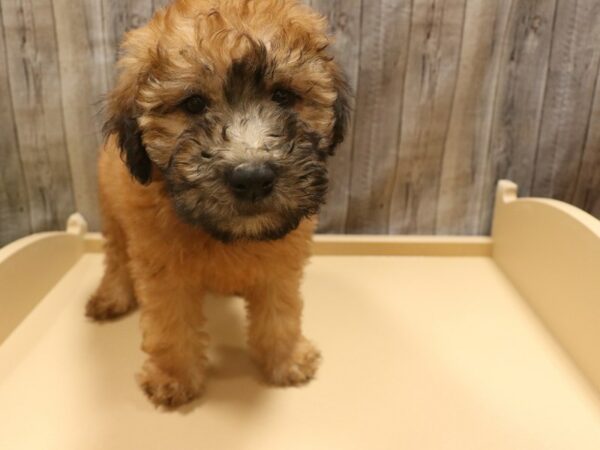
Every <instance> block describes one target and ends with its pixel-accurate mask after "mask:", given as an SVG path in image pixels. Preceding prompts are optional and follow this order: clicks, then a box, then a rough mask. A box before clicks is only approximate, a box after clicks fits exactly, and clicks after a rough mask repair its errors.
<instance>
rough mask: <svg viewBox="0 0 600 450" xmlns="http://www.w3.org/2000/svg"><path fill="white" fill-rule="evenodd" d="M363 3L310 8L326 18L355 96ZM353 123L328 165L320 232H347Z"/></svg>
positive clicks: (319, 0) (320, 3)
mask: <svg viewBox="0 0 600 450" xmlns="http://www.w3.org/2000/svg"><path fill="white" fill-rule="evenodd" d="M362 2H363V0H312V2H311V5H312V6H313V7H314V8H315V9H317V10H318V11H320V12H321V13H322V14H324V15H326V16H327V18H328V20H329V24H330V28H331V33H332V35H333V37H334V39H335V41H334V46H333V53H334V55H335V57H336V60H337V61H338V63H339V64H340V66H341V67H342V68H343V70H344V72H345V73H346V76H347V78H348V83H349V85H350V88H351V89H352V92H356V89H357V86H358V75H359V70H360V67H359V49H360V47H359V46H358V45H357V43H358V42H360V23H361V15H360V13H361V9H362ZM353 138H354V122H353V121H352V123H351V124H350V126H349V127H348V133H347V135H346V139H345V141H344V143H343V144H342V145H341V146H340V147H339V148H338V150H337V153H336V156H335V158H333V159H332V160H331V162H330V165H329V172H330V178H331V179H332V180H334V181H333V182H332V183H331V186H330V191H329V196H328V201H327V204H328V207H326V208H325V209H324V210H323V212H322V213H321V215H320V217H319V230H320V231H324V232H328V233H344V232H345V231H346V215H347V211H348V204H349V197H348V185H349V184H350V173H351V169H352V165H351V164H352V159H351V158H352V146H353V140H354V139H353Z"/></svg>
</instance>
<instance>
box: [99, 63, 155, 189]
mask: <svg viewBox="0 0 600 450" xmlns="http://www.w3.org/2000/svg"><path fill="white" fill-rule="evenodd" d="M120 65H121V68H122V71H121V74H120V76H119V80H118V82H117V86H116V87H115V88H114V89H113V91H112V92H111V93H110V94H109V96H108V101H107V112H108V118H107V120H106V123H105V124H104V135H105V136H106V137H109V136H111V135H113V134H114V135H116V136H117V142H118V144H119V148H120V150H121V159H122V160H123V162H125V164H126V165H127V167H128V169H129V171H130V172H131V175H132V176H133V177H134V178H135V179H136V180H137V181H139V182H140V183H141V184H143V185H147V184H149V183H150V182H151V181H152V180H151V178H152V161H151V160H150V158H149V157H148V153H147V152H146V148H145V147H144V143H143V142H142V131H141V130H140V127H139V125H138V122H137V117H138V116H139V113H138V111H137V107H136V104H135V97H136V94H137V91H138V80H139V74H135V72H136V70H132V69H139V68H137V67H135V64H133V63H132V59H131V58H123V59H122V60H121V61H120ZM128 66H129V67H128ZM131 66H132V67H131Z"/></svg>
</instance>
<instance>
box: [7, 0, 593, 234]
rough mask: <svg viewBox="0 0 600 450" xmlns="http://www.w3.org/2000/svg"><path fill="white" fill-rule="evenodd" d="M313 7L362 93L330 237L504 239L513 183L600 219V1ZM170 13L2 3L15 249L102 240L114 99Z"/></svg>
mask: <svg viewBox="0 0 600 450" xmlns="http://www.w3.org/2000/svg"><path fill="white" fill-rule="evenodd" d="M257 1H259V0H257ZM302 1H305V2H306V3H308V4H310V5H311V6H313V7H314V8H316V9H317V10H319V11H320V12H321V13H322V14H324V15H325V16H327V17H328V19H329V21H330V23H331V32H332V34H333V35H334V37H335V44H334V45H333V48H332V51H333V52H334V54H335V56H336V57H337V59H338V61H339V62H340V64H341V65H342V66H343V67H344V69H345V71H346V73H347V74H348V79H349V82H350V85H351V87H352V88H353V90H354V92H355V102H354V103H355V114H354V120H353V124H352V125H351V127H350V131H349V134H348V138H347V140H346V142H345V143H344V144H343V145H342V147H341V148H340V149H339V151H338V154H337V156H336V157H335V158H333V159H332V160H331V165H330V170H331V178H332V183H331V191H330V194H329V202H328V204H327V205H326V207H325V208H324V209H323V212H322V215H321V222H320V227H319V230H320V231H321V232H335V233H390V232H392V233H406V234H415V233H419V234H423V233H427V234H429V233H435V234H446V233H450V234H467V235H471V234H479V233H487V232H488V231H489V226H490V222H491V213H492V208H493V200H494V190H495V185H496V182H497V180H498V179H499V178H511V179H513V180H514V181H515V182H517V183H519V185H520V188H521V192H522V194H524V195H531V194H534V195H542V196H551V197H555V198H559V199H562V200H566V201H569V202H572V203H574V204H576V205H578V206H580V207H583V208H585V209H586V210H588V211H590V212H592V213H593V214H596V215H597V216H598V217H600V175H599V174H600V89H599V88H600V80H599V79H598V74H599V69H600V3H599V2H597V1H593V0H485V1H483V0H379V1H370V0H302ZM168 2H169V0H80V1H76V2H75V1H70V0H0V28H1V32H0V161H1V164H0V245H2V244H4V243H6V242H9V241H11V240H13V239H15V238H17V237H19V236H23V235H26V234H28V233H30V232H33V231H39V230H46V229H62V228H63V227H64V221H65V220H66V217H67V216H68V215H69V214H70V213H71V212H73V211H75V210H79V211H81V212H83V213H84V214H85V216H86V217H87V219H88V220H89V221H90V223H91V225H92V226H91V229H92V230H97V229H98V228H99V219H98V207H97V198H96V197H97V194H96V192H97V187H96V164H95V160H96V154H97V150H98V147H99V144H100V142H101V139H102V138H101V135H100V127H101V123H102V114H101V113H100V110H101V108H100V103H99V102H100V100H101V99H102V97H103V95H104V93H105V92H107V91H108V90H109V89H110V87H111V86H112V84H113V82H114V78H115V67H114V65H115V62H116V60H117V56H118V48H119V43H120V41H121V39H122V37H123V34H124V33H125V32H126V31H127V30H130V29H132V28H134V27H137V26H139V25H141V24H143V23H144V22H146V20H148V19H149V18H150V17H151V15H152V14H153V12H154V11H156V9H158V8H161V7H163V6H165V5H166V4H167V3H168Z"/></svg>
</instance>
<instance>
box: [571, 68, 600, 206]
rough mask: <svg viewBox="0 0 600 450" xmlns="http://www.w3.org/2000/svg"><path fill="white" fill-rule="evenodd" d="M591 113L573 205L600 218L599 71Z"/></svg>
mask: <svg viewBox="0 0 600 450" xmlns="http://www.w3.org/2000/svg"><path fill="white" fill-rule="evenodd" d="M591 97H593V105H592V113H591V114H590V121H589V123H588V130H587V133H586V139H585V143H584V151H583V157H582V161H581V165H580V170H579V173H578V174H577V181H576V183H575V193H574V195H573V204H574V205H576V206H579V207H580V208H583V209H585V210H586V211H589V212H590V213H592V214H594V215H595V216H596V217H600V71H599V72H598V73H597V74H596V83H595V86H594V94H593V95H591Z"/></svg>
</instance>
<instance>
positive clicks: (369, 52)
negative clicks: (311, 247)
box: [346, 0, 412, 233]
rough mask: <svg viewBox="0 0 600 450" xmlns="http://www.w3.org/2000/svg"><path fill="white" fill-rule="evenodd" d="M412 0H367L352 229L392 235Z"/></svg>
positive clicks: (351, 186) (352, 183)
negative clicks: (395, 169) (392, 214)
mask: <svg viewBox="0 0 600 450" xmlns="http://www.w3.org/2000/svg"><path fill="white" fill-rule="evenodd" d="M411 10H412V2H409V1H402V2H398V1H397V0H382V1H378V2H371V1H364V2H363V11H362V25H361V30H362V31H361V42H360V69H361V73H360V78H359V81H358V89H357V93H356V113H355V126H354V146H353V150H352V175H351V179H350V184H349V195H350V204H349V207H348V219H347V228H346V229H347V231H348V232H350V233H356V232H359V233H387V232H388V231H389V211H390V197H391V194H392V189H393V181H394V180H393V177H392V176H391V174H392V173H393V169H394V167H395V165H396V149H397V148H398V136H399V127H400V120H401V114H402V101H403V99H402V94H403V88H404V77H405V74H406V66H407V54H408V37H409V30H410V17H411Z"/></svg>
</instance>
